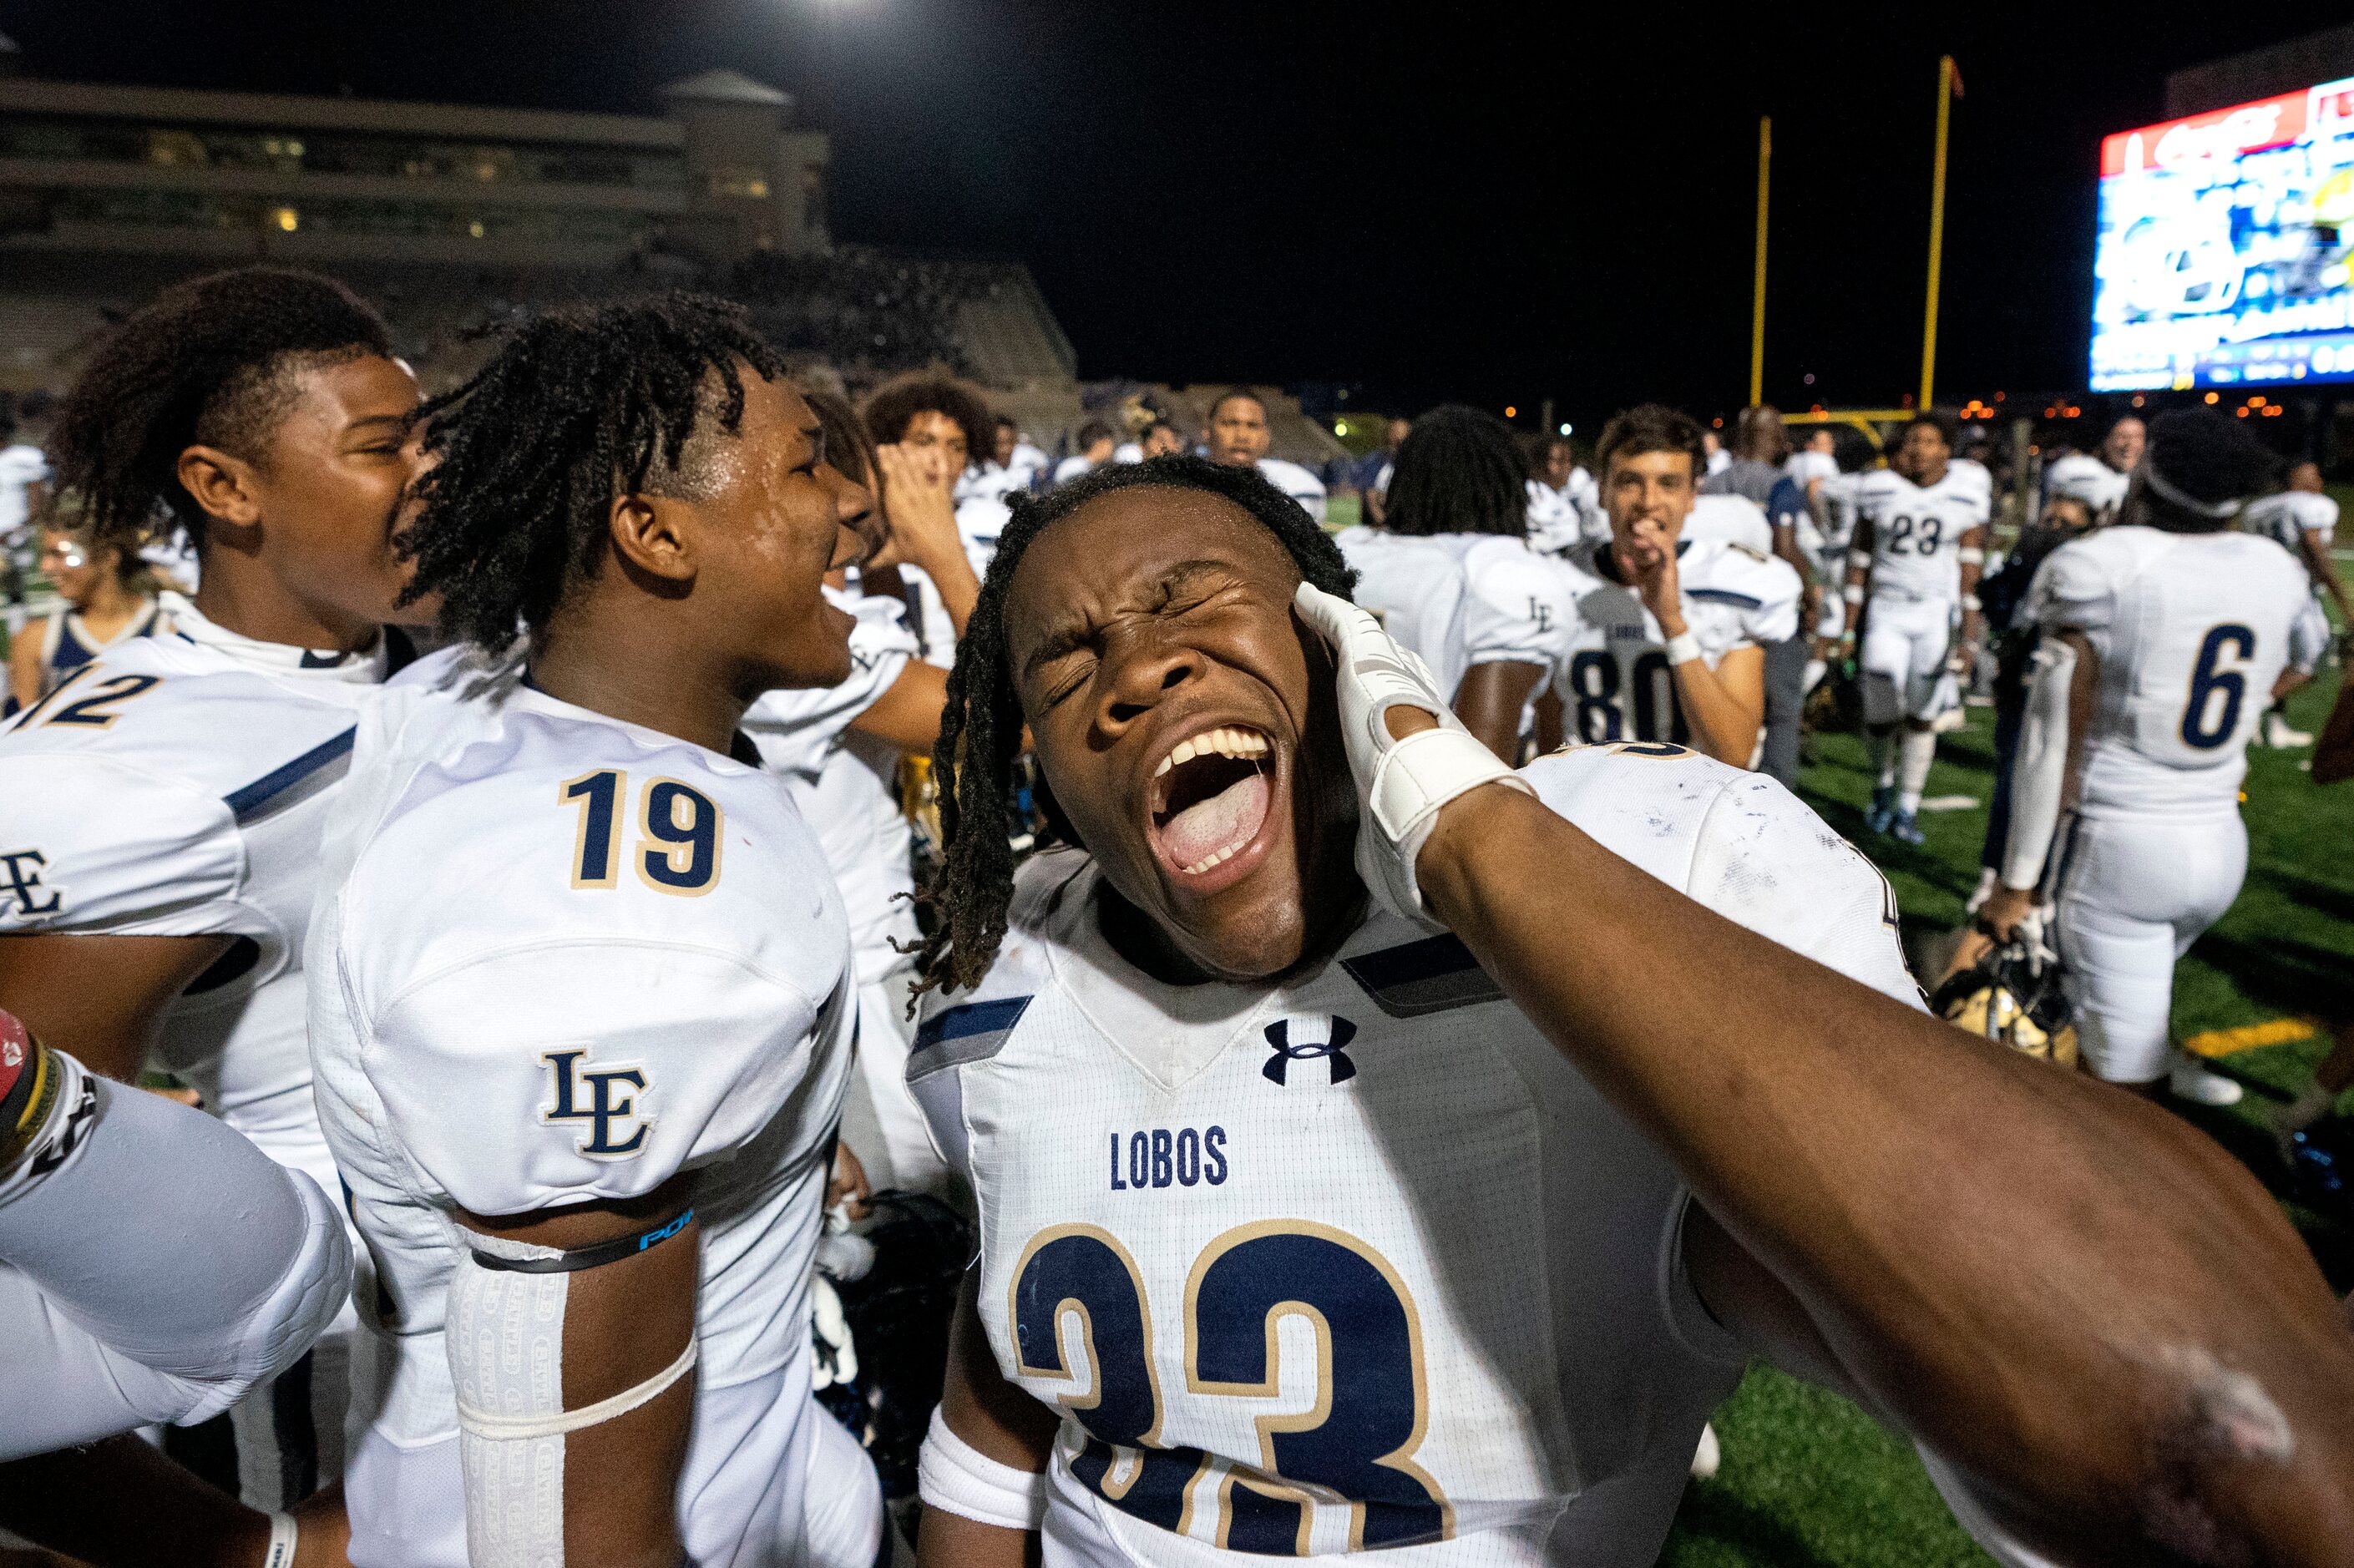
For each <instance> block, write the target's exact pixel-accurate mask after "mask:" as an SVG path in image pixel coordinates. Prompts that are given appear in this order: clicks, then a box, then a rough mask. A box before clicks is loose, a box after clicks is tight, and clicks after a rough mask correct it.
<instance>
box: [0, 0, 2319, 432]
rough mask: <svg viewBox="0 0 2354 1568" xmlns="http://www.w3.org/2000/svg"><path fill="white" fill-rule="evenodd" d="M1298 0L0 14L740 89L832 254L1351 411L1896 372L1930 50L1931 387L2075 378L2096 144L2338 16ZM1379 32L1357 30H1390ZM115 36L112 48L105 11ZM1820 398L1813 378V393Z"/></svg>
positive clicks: (1772, 390)
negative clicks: (1000, 296)
mask: <svg viewBox="0 0 2354 1568" xmlns="http://www.w3.org/2000/svg"><path fill="white" fill-rule="evenodd" d="M1719 14H1721V13H1720V12H1719V10H1718V8H1716V7H1709V8H1707V9H1706V10H1705V11H1702V10H1701V9H1700V8H1685V7H1676V6H1667V5H1632V6H1625V7H1611V8H1608V9H1604V8H1600V7H1596V6H1591V5H1536V4H1532V5H1520V6H1511V7H1483V6H1480V5H1472V4H1446V5H1427V6H1417V7H1376V6H1372V5H1357V6H1349V7H1339V6H1327V5H1313V4H1307V3H1304V0H1259V3H1257V4H1251V5H1239V4H1227V3H1225V0H1197V3H1194V4H1190V5H1138V4H1129V3H1125V0H1065V3H1060V4H1021V3H1017V0H698V3H687V0H465V3H463V4H437V3H422V0H419V3H412V4H408V5H383V6H366V5H352V4H348V3H344V0H304V3H303V4H302V5H284V6H280V5H263V4H258V3H256V4H237V5H229V4H217V3H216V4H193V3H190V0H0V31H5V32H6V33H8V34H9V35H10V36H11V37H14V38H16V41H17V42H18V43H19V44H20V45H21V46H22V47H23V48H24V50H25V55H26V58H27V64H28V68H29V69H31V70H32V71H33V72H34V73H36V74H38V75H42V76H47V77H51V78H57V79H86V80H106V81H123V82H141V83H151V84H159V85H175V86H189V87H214V88H235V89H242V90H276V91H292V92H334V91H337V90H343V89H346V88H347V89H348V90H350V91H352V92H354V93H356V94H358V95H360V96H363V97H381V98H419V99H433V100H439V101H453V102H461V103H501V104H513V105H518V106H527V107H540V108H565V109H581V110H610V111H635V112H652V111H656V110H657V108H658V103H657V101H656V99H655V97H654V90H655V89H656V88H658V87H659V86H660V85H661V84H662V83H663V82H664V81H668V80H672V79H676V78H678V77H681V76H684V75H687V74H690V73H692V72H694V71H697V70H701V69H708V68H710V67H713V66H731V67H734V68H736V69H740V70H743V71H745V72H747V73H748V74H749V75H752V76H755V77H758V78H761V79H766V80H769V81H772V82H774V83H776V84H777V85H779V86H781V87H783V88H785V89H787V90H790V91H791V92H793V93H795V94H797V95H799V96H800V97H801V101H802V104H803V106H804V111H805V113H806V115H807V116H808V117H809V118H811V119H812V120H814V121H815V122H817V123H818V124H820V125H822V127H824V128H825V129H827V130H829V131H831V132H832V133H833V136H834V143H833V145H834V153H833V160H834V161H833V191H832V217H833V225H834V231H835V233H836V235H837V236H838V237H839V238H843V239H849V240H859V241H867V242H873V243H878V244H887V245H894V246H904V247H911V248H920V249H933V250H941V251H951V252H962V253H979V254H996V255H1007V256H1013V257H1018V258H1020V259H1021V260H1024V261H1026V262H1028V263H1029V265H1030V267H1031V269H1032V270H1033V271H1034V273H1035V274H1036V276H1037V278H1038V281H1039V282H1040V284H1041V285H1042V287H1043V288H1044V291H1045V293H1046V297H1047V298H1048V300H1049V301H1050V302H1052V303H1053V305H1054V307H1055V312H1056V314H1057V315H1058V317H1059V318H1060V320H1061V321H1062V323H1063V325H1064V328H1065V330H1066V332H1067V333H1068V334H1069V335H1070V337H1071V340H1072V342H1073V343H1074V344H1076V346H1077V349H1078V352H1079V356H1080V371H1081V374H1082V375H1084V376H1089V377H1097V376H1138V377H1141V378H1146V379H1156V380H1175V381H1202V380H1213V379H1225V378H1246V379H1253V380H1262V381H1278V382H1284V383H1292V384H1296V383H1300V382H1308V381H1325V382H1342V383H1349V384H1354V385H1357V386H1359V387H1362V388H1363V391H1362V392H1361V393H1360V395H1359V396H1360V397H1361V398H1363V400H1365V401H1366V402H1369V403H1372V404H1374V405H1377V406H1378V405H1384V404H1399V405H1404V406H1408V407H1418V406H1421V405H1424V404H1426V403H1428V402H1432V401H1436V400H1437V399H1440V398H1443V397H1457V398H1463V399H1467V400H1470V401H1475V402H1480V403H1486V404H1489V405H1491V406H1500V405H1501V404H1503V403H1504V402H1507V401H1517V402H1519V403H1521V404H1522V405H1523V406H1533V405H1534V404H1535V403H1536V402H1537V401H1538V400H1539V399H1540V398H1542V397H1546V396H1552V397H1555V398H1557V399H1559V401H1560V404H1561V407H1562V408H1563V410H1564V417H1568V418H1582V419H1591V418H1596V417H1598V416H1599V415H1601V414H1604V413H1606V412H1607V411H1609V409H1610V408H1615V407H1617V406H1619V405H1622V404H1624V403H1627V402H1629V401H1633V400H1635V399H1638V398H1641V397H1663V398H1667V399H1670V400H1673V401H1677V402H1681V403H1683V404H1684V405H1686V406H1688V407H1690V408H1693V409H1695V410H1696V411H1700V412H1702V413H1712V412H1719V411H1722V410H1723V409H1725V408H1730V407H1732V406H1734V405H1737V404H1738V403H1739V402H1740V401H1741V400H1742V397H1743V394H1744V389H1745V386H1746V380H1747V373H1748V318H1749V281H1750V246H1751V224H1752V220H1753V214H1754V205H1753V204H1754V190H1755V162H1754V159H1755V138H1756V117H1757V116H1758V115H1759V114H1760V113H1771V114H1772V115H1773V116H1774V118H1775V196H1774V208H1773V211H1774V227H1773V245H1774V255H1773V271H1772V290H1773V293H1772V301H1771V304H1770V306H1769V313H1768V322H1767V329H1768V331H1767V343H1766V393H1767V396H1768V397H1771V398H1776V399H1778V400H1780V401H1783V402H1784V403H1786V404H1788V405H1792V406H1803V405H1804V404H1806V403H1807V402H1808V401H1813V400H1821V401H1827V402H1830V403H1833V404H1845V405H1850V406H1852V405H1857V404H1877V403H1885V402H1888V401H1892V400H1893V399H1894V398H1895V397H1897V396H1898V395H1899V394H1900V393H1902V392H1903V391H1905V390H1908V389H1910V388H1911V387H1912V386H1913V385H1914V379H1915V376H1916V366H1917V361H1918V355H1919V347H1920V321H1921V304H1922V279H1923V262H1924V259H1925V249H1926V243H1927V221H1928V175H1929V164H1930V145H1931V135H1932V120H1933V115H1934V111H1935V82H1936V62H1937V56H1938V55H1939V53H1940V52H1944V51H1950V52H1952V53H1953V54H1954V55H1955V56H1956V58H1958V60H1959V62H1960V66H1961V70H1962V76H1963V79H1964V82H1965V84H1966V87H1967V96H1966V97H1965V98H1964V99H1963V101H1961V102H1959V103H1958V104H1956V109H1955V122H1954V133H1953V172H1952V180H1953V186H1952V197H1951V205H1950V207H1949V209H1948V214H1947V242H1946V245H1947V249H1946V304H1945V313H1944V334H1943V337H1942V346H1941V349H1940V355H1939V362H1940V371H1939V376H1938V387H1939V392H1940V400H1941V401H1958V400H1959V399H1961V398H1963V397H1971V396H1989V395H1990V394H1991V393H1992V392H1993V391H1994V390H1996V389H1997V388H2008V389H2010V390H2012V391H2013V393H2014V394H2017V393H2019V392H2021V391H2031V390H2052V389H2062V388H2067V387H2080V386H2082V384H2083V382H2084V374H2085V371H2084V347H2085V333H2086V328H2085V318H2086V316H2087V315H2088V313H2089V311H2090V301H2091V293H2092V280H2091V250H2092V231H2093V199H2094V196H2093V185H2094V170H2095V166H2096V157H2097V152H2098V143H2099V139H2100V137H2101V135H2102V134H2103V133H2105V132H2110V131H2117V130H2124V129H2127V128H2130V127H2132V126H2135V125H2139V124H2145V123H2147V122H2152V121H2155V120H2158V119H2159V118H2160V117H2161V114H2162V109H2163V81H2164V77H2165V75H2166V73H2167V72H2168V71H2169V70H2172V69H2179V68H2181V67H2183V66H2187V65H2191V64H2196V63H2199V62H2201V61H2204V60H2208V59H2211V58H2215V57H2217V56H2219V55H2224V54H2229V53H2232V52H2235V51H2237V50H2240V49H2244V48H2253V47H2257V46H2260V45H2264V44H2267V43H2272V42H2275V41H2277V40H2279V39H2282V38H2285V37H2291V36H2294V35H2296V34H2297V33H2300V32H2305V31H2309V30H2312V29H2315V28H2318V27H2322V26H2330V25H2333V24H2335V23H2338V22H2339V21H2342V20H2343V19H2344V16H2345V9H2344V5H2343V0H2339V3H2338V4H2336V5H2330V4H2313V5H2301V4H2266V5H2251V6H2246V7H2237V6H2221V5H2202V6H2199V7H2195V8H2193V7H2188V6H2155V5H2137V6H2122V5H2076V6H2056V5H2055V6H2038V7H2033V8H2029V7H2024V6H1982V7H1979V8H1978V9H1977V11H1976V12H1975V13H1972V14H1963V13H1960V12H1959V11H1957V10H1956V8H1955V7H1952V6H1949V5H1923V6H1917V7H1914V8H1911V9H1910V10H1908V9H1906V8H1903V7H1901V6H1889V5H1878V6H1872V7H1857V8H1854V9H1852V10H1848V9H1840V8H1827V7H1758V8H1756V9H1755V11H1754V12H1753V13H1752V19H1751V20H1749V21H1747V22H1745V23H1742V24H1739V25H1736V26H1727V27H1712V26H1706V25H1703V24H1702V22H1701V21H1700V20H1698V18H1699V17H1700V16H1704V15H1705V16H1716V15H1719ZM1391 15H1397V16H1405V17H1407V18H1409V19H1408V20H1406V21H1404V22H1402V23H1395V24H1392V23H1385V22H1381V21H1379V20H1378V18H1381V17H1384V16H1391ZM101 17H102V18H103V19H102V21H101ZM1808 374H1812V375H1813V376H1816V378H1817V379H1816V381H1815V382H1814V383H1813V384H1812V385H1811V386H1809V385H1808V384H1806V383H1805V382H1803V381H1802V379H1801V378H1802V377H1803V376H1806V375H1808Z"/></svg>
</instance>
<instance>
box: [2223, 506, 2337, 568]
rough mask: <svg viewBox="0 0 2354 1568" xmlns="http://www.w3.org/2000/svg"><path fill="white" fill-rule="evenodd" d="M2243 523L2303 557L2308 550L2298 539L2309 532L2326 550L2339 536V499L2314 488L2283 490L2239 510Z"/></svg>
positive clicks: (2242, 524) (2299, 557)
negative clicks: (2322, 493) (2312, 489)
mask: <svg viewBox="0 0 2354 1568" xmlns="http://www.w3.org/2000/svg"><path fill="white" fill-rule="evenodd" d="M2240 526H2241V527H2243V528H2244V529H2246V530H2247V531H2248V532H2249V533H2251V534H2261V535H2264V537H2265V538H2267V539H2277V540H2279V541H2280V543H2281V544H2282V545H2283V546H2285V547H2286V549H2287V550H2288V552H2289V553H2290V554H2291V555H2293V556H2296V558H2297V559H2298V560H2300V561H2302V560H2304V559H2305V551H2304V548H2303V546H2302V545H2301V544H2300V542H2299V541H2300V540H2301V539H2302V538H2303V537H2304V536H2305V535H2308V534H2310V535H2314V538H2315V542H2316V543H2317V544H2318V545H2319V546H2321V547H2322V548H2323V549H2325V550H2326V549H2327V548H2329V546H2330V541H2331V540H2333V539H2334V538H2336V537H2337V535H2338V503H2337V502H2335V501H2333V500H2331V499H2330V498H2329V497H2328V496H2327V495H2316V494H2314V493H2312V492H2311V491H2306V490H2284V491H2282V492H2281V493H2279V494H2278V495H2267V496H2265V497H2264V499H2263V500H2261V501H2251V502H2249V503H2248V506H2247V510H2246V511H2244V512H2243V513H2241V514H2240Z"/></svg>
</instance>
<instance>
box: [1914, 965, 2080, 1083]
mask: <svg viewBox="0 0 2354 1568" xmlns="http://www.w3.org/2000/svg"><path fill="white" fill-rule="evenodd" d="M1929 1008H1930V1011H1931V1012H1935V1013H1936V1015H1937V1016H1938V1017H1940V1018H1942V1019H1944V1020H1945V1021H1946V1022H1948V1023H1951V1024H1954V1025H1956V1026H1957V1027H1959V1028H1963V1029H1967V1030H1968V1031H1969V1032H1970V1033H1973V1034H1976V1035H1978V1036H1980V1037H1981V1038H1983V1039H1987V1040H1992V1041H1994V1042H1996V1043H1997V1044H2002V1045H2007V1046H2009V1048H2010V1049H2012V1050H2014V1051H2016V1052H2018V1053H2020V1054H2021V1055H2025V1056H2033V1057H2037V1058H2039V1059H2040V1060H2042V1061H2047V1062H2050V1063H2052V1065H2054V1066H2060V1067H2067V1068H2071V1069H2073V1067H2074V1066H2075V1065H2076V1012H2075V1009H2074V1008H2073V1006H2071V1005H2070V1003H2069V1001H2068V996H2067V992H2066V991H2063V990H2062V987H2061V984H2060V964H2059V960H2058V959H2057V958H2056V957H2055V956H2054V955H2053V954H2052V950H2051V949H2050V948H2046V947H2044V946H2043V945H2042V943H2041V941H2040V940H2039V939H2038V938H2037V936H2036V934H2035V933H2033V932H2031V931H2030V932H2023V933H2017V934H2014V935H2013V936H2012V938H2010V940H2009V941H2007V942H2003V943H2000V944H1999V945H1998V946H1997V947H1996V948H1994V949H1993V950H1992V951H1991V952H1989V953H1988V954H1987V956H1986V957H1984V958H1982V959H1979V960H1978V962H1977V963H1975V964H1973V965H1971V966H1970V967H1969V968H1968V969H1963V970H1960V971H1959V972H1957V973H1956V974H1954V975H1952V976H1949V977H1948V978H1947V979H1946V982H1945V983H1944V984H1943V985H1941V986H1939V987H1938V988H1937V994H1936V995H1935V996H1933V997H1931V998H1930V999H1929Z"/></svg>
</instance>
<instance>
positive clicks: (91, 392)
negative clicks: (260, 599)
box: [48, 267, 392, 553]
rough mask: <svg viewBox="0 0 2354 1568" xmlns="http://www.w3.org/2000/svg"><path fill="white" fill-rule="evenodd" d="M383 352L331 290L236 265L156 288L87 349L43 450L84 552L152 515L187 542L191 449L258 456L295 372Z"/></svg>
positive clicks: (132, 541) (194, 513)
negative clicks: (184, 480) (73, 497)
mask: <svg viewBox="0 0 2354 1568" xmlns="http://www.w3.org/2000/svg"><path fill="white" fill-rule="evenodd" d="M367 355H383V356H385V357H387V358H389V357H391V355H392V339H391V334H390V333H389V332H387V329H386V327H385V324H384V320H383V318H382V317H380V316H378V315H377V314H376V312H375V311H374V310H372V309H370V308H369V307H368V305H367V304H366V303H365V302H362V301H361V299H360V298H359V296H358V295H356V294H355V293H353V292H352V291H350V290H349V289H347V288H345V287H344V285H343V284H341V283H338V282H336V281H334V279H332V278H323V277H320V276H319V275H318V274H317V273H315V272H301V271H295V270H291V269H288V268H283V267H240V268H239V269H238V270H235V271H231V272H216V273H213V274H212V275H211V276H209V277H204V278H194V279H190V280H189V281H186V282H183V283H176V284H174V285H173V286H172V287H170V288H168V289H165V290H164V291H162V292H161V293H159V294H157V295H156V296H155V297H154V299H153V300H152V301H150V302H148V303H147V304H145V305H144V306H143V307H141V308H140V309H139V310H138V311H136V312H135V313H133V314H132V315H131V317H130V318H129V319H128V320H126V321H125V322H123V323H122V325H121V326H119V327H117V328H116V329H115V330H114V331H113V332H112V333H111V334H109V335H108V336H107V338H106V340H105V341H104V342H102V343H101V344H99V346H98V351H97V352H96V353H95V354H93V355H91V356H90V362H89V364H87V365H85V366H83V367H82V372H81V374H80V376H77V377H76V378H75V380H74V384H73V388H72V390H71V391H69V392H68V393H67V394H66V399H65V404H64V407H63V408H62V410H61V411H60V413H59V414H58V422H57V428H56V429H54V430H53V431H51V432H50V436H49V442H48V451H49V456H50V459H51V461H54V462H55V463H56V464H57V469H58V487H59V488H60V489H62V490H71V491H75V492H77V493H80V496H81V498H82V503H83V516H84V518H85V520H86V524H87V526H88V528H89V530H90V538H91V541H92V542H93V543H102V544H104V545H106V546H110V547H114V548H120V549H122V550H123V551H125V552H126V553H129V552H135V551H136V550H137V549H138V548H139V546H140V545H141V543H142V542H143V540H144V539H145V538H146V537H147V535H149V533H150V532H151V531H152V530H153V528H154V525H155V524H156V521H157V514H158V512H159V511H160V512H161V513H163V514H165V515H167V516H168V517H169V518H170V519H171V521H172V522H174V523H175V524H178V526H179V527H180V528H181V529H182V530H184V531H185V532H186V534H187V535H188V537H189V540H190V542H191V543H201V542H202V540H203V537H204V524H205V513H204V509H203V508H202V507H200V506H198V505H197V504H196V497H195V496H193V495H190V494H189V493H187V491H186V488H185V487H183V486H182V485H181V483H180V479H179V463H180V454H181V453H182V452H184V451H186V450H187V449H188V448H190V447H192V446H199V445H201V446H209V447H218V448H219V449H220V450H223V451H226V452H230V453H233V454H235V455H236V456H239V457H241V458H245V459H246V460H248V461H255V462H259V461H261V459H262V457H263V455H264V452H265V449H266V447H267V445H268V440H269V434H270V430H271V429H273V428H274V427H275V426H276V425H277V424H278V423H279V422H280V421H281V420H282V419H284V418H285V417H286V415H287V413H288V412H289V411H290V410H291V409H292V407H293V399H294V387H293V377H294V376H295V375H296V374H297V373H299V372H300V371H302V370H304V369H307V368H312V367H315V366H327V365H335V364H340V363H343V362H345V361H346V360H353V359H360V358H365V357H366V356H367Z"/></svg>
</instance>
